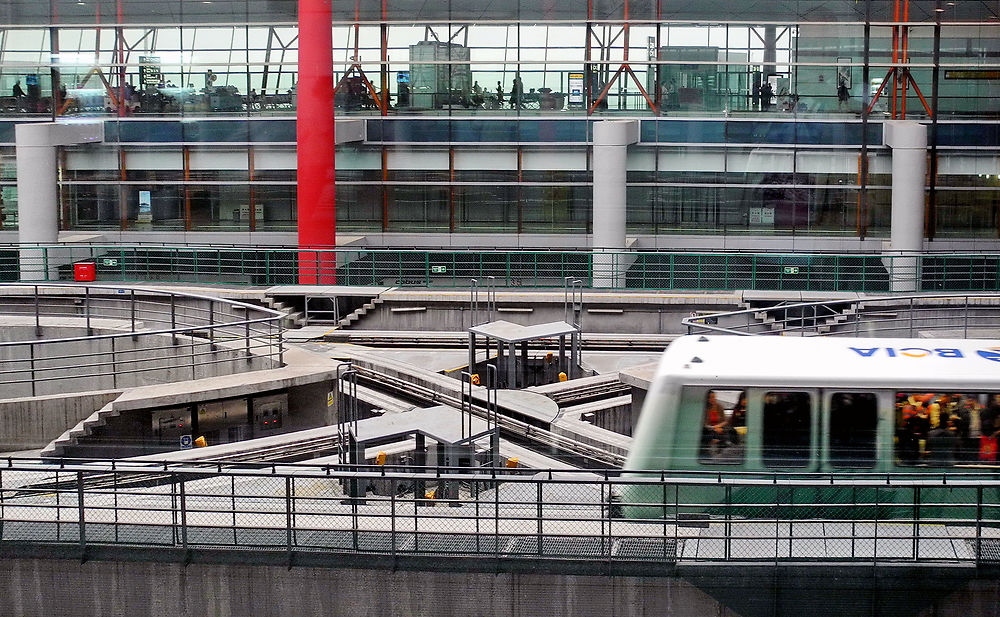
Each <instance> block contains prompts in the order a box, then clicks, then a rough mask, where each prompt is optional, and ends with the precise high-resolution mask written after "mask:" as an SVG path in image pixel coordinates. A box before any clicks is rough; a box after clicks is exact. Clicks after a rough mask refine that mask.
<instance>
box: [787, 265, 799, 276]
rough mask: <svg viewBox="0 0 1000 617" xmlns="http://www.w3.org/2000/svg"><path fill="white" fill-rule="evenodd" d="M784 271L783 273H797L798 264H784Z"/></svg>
mask: <svg viewBox="0 0 1000 617" xmlns="http://www.w3.org/2000/svg"><path fill="white" fill-rule="evenodd" d="M784 273H785V274H798V273H799V267H798V266H785V270H784Z"/></svg>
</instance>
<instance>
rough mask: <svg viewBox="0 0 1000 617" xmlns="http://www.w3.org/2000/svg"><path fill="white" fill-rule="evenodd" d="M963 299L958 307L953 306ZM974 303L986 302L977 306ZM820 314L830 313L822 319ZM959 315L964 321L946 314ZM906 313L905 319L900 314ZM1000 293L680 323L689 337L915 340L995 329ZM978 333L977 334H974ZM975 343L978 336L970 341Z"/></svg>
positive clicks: (909, 297)
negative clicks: (921, 334)
mask: <svg viewBox="0 0 1000 617" xmlns="http://www.w3.org/2000/svg"><path fill="white" fill-rule="evenodd" d="M954 300H962V302H961V303H960V304H959V303H954V302H950V301H954ZM973 300H987V301H988V302H987V303H985V304H983V303H973V302H972V301H973ZM819 309H827V312H825V313H824V314H820V311H819ZM887 309H891V310H892V311H893V312H892V313H888V314H887V313H886V311H887ZM949 310H950V311H960V312H961V315H960V317H961V321H960V322H958V323H956V317H955V315H953V314H949V313H946V312H945V311H949ZM900 313H902V315H900ZM998 313H1000V293H997V292H994V293H987V292H983V293H937V294H935V293H919V294H900V295H893V296H859V297H856V298H849V299H841V300H819V301H812V302H797V303H791V304H784V303H782V304H778V305H775V306H770V307H759V308H750V309H742V310H738V311H725V312H720V313H712V314H701V315H691V316H688V317H684V318H682V319H681V324H682V325H683V326H684V327H686V328H687V331H688V334H707V333H711V334H726V335H736V336H767V335H772V336H783V335H788V334H794V335H799V336H805V335H808V336H879V335H880V334H882V333H885V332H891V333H894V334H890V335H887V336H908V337H912V336H914V335H915V333H916V332H917V331H923V330H934V329H947V330H961V331H962V334H961V336H956V337H953V338H967V337H969V334H970V329H971V330H973V331H974V330H975V329H976V328H993V329H995V327H996V319H997V314H998ZM973 333H974V332H973ZM972 338H975V337H972Z"/></svg>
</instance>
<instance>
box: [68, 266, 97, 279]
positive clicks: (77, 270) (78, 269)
mask: <svg viewBox="0 0 1000 617" xmlns="http://www.w3.org/2000/svg"><path fill="white" fill-rule="evenodd" d="M73 280H75V281H95V280H97V264H96V263H94V262H92V261H80V262H77V263H75V264H73Z"/></svg>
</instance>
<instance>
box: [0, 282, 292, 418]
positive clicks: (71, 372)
mask: <svg viewBox="0 0 1000 617" xmlns="http://www.w3.org/2000/svg"><path fill="white" fill-rule="evenodd" d="M283 316H284V315H283V314H282V313H281V312H279V311H275V310H271V309H268V308H264V307H260V306H255V305H252V304H248V303H245V302H239V301H235V300H228V299H222V298H217V297H211V296H205V295H199V294H193V293H187V292H181V291H171V290H163V289H150V288H145V287H128V288H121V287H110V286H102V285H57V284H35V285H24V284H0V326H2V327H3V328H4V330H6V332H7V334H6V335H5V336H3V337H0V360H2V362H0V398H14V397H18V396H39V395H43V394H56V393H69V392H79V391H90V390H102V389H117V388H123V387H132V386H139V385H150V384H156V383H166V382H172V381H180V380H185V379H197V378H202V377H212V376H218V375H225V374H232V373H239V372H245V371H248V370H258V369H265V368H275V367H278V366H280V365H281V364H282V354H283V343H282V324H281V319H282V318H283ZM3 339H13V340H3Z"/></svg>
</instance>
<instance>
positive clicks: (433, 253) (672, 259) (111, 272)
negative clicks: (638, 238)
mask: <svg viewBox="0 0 1000 617" xmlns="http://www.w3.org/2000/svg"><path fill="white" fill-rule="evenodd" d="M5 253H6V258H3V257H4V254H5ZM329 254H333V255H334V259H330V257H329ZM81 260H88V261H94V262H96V264H97V278H98V280H99V281H138V282H184V283H228V284H241V285H276V284H296V283H298V282H299V280H300V279H299V274H300V271H305V272H307V273H308V274H309V275H310V276H312V275H316V276H319V277H320V279H321V280H325V281H332V279H333V278H334V277H335V278H336V282H337V284H339V285H364V286H370V285H375V286H380V285H393V286H419V287H462V288H467V287H468V286H469V280H470V279H473V278H475V279H478V280H486V279H488V278H491V277H492V280H493V281H494V282H495V285H496V286H497V287H504V288H510V287H551V288H560V287H562V286H563V285H564V282H565V281H566V280H567V278H569V279H573V280H580V281H581V283H582V285H583V286H584V287H588V288H589V287H595V286H598V287H601V288H609V289H656V290H664V289H685V290H706V291H716V290H733V289H747V290H784V291H823V292H829V291H850V292H864V293H882V292H889V291H892V290H899V289H903V288H907V289H913V290H915V291H940V292H947V291H956V292H957V291H962V292H964V291H1000V254H983V253H978V254H960V253H940V254H937V253H924V254H921V255H920V256H916V257H915V256H901V255H890V254H862V253H852V254H834V253H811V254H805V253H794V254H782V253H751V252H747V253H743V252H713V253H709V252H659V251H622V252H605V251H603V250H602V251H600V252H599V253H592V252H589V251H586V250H579V251H574V250H563V251H555V250H553V251H546V250H504V249H468V250H415V249H414V250H407V249H377V248H364V249H330V250H309V251H302V250H299V249H297V248H291V247H285V248H280V247H276V248H271V247H239V246H231V247H216V246H191V245H184V246H172V245H162V246H158V245H155V244H143V245H75V244H74V245H6V246H3V245H0V280H3V279H7V280H17V279H18V277H19V276H20V272H32V273H34V274H33V275H34V276H40V277H42V279H45V280H52V281H54V280H68V279H72V278H73V271H72V266H73V264H74V263H75V262H79V261H81ZM595 263H596V264H597V266H596V272H595ZM595 281H596V285H595ZM906 285H910V286H909V287H906Z"/></svg>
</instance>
